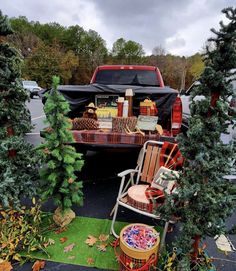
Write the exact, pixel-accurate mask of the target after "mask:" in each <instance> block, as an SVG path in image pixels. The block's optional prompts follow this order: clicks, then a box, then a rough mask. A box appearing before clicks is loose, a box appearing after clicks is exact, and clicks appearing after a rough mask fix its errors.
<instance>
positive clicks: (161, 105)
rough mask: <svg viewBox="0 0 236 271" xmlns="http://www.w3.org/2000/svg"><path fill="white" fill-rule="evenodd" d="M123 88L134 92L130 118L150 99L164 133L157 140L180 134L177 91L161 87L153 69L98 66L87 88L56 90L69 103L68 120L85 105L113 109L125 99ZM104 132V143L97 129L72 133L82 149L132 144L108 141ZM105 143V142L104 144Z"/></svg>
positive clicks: (72, 86)
mask: <svg viewBox="0 0 236 271" xmlns="http://www.w3.org/2000/svg"><path fill="white" fill-rule="evenodd" d="M127 89H132V91H133V93H134V96H133V107H132V109H133V115H134V116H137V117H138V116H139V115H140V102H143V101H144V100H145V99H150V100H151V101H152V102H153V103H154V105H155V107H156V108H157V111H158V114H157V117H158V124H159V125H161V126H162V128H163V131H164V132H163V135H162V136H161V138H158V140H163V141H164V140H167V141H175V136H176V135H177V134H178V133H180V131H181V125H182V105H181V100H180V98H179V97H178V94H179V92H178V91H177V90H174V89H172V88H170V87H167V86H165V85H164V82H163V79H162V76H161V73H160V71H159V69H158V68H157V67H154V66H140V65H105V66H99V67H97V68H96V70H95V71H94V74H93V76H92V78H91V82H90V84H89V85H82V86H81V85H61V86H59V87H58V90H59V91H60V92H61V93H62V94H63V95H64V97H65V98H66V99H67V100H68V102H69V103H70V108H71V112H70V113H69V117H70V118H72V119H73V118H76V117H82V116H83V112H84V111H85V108H86V106H88V105H89V104H95V106H96V107H98V109H100V107H103V106H105V105H108V104H110V106H111V107H112V106H117V104H116V101H117V100H118V98H119V97H124V96H125V92H126V90H127ZM43 101H45V99H43ZM98 111H99V110H97V112H98ZM111 114H112V112H111ZM110 124H112V122H110ZM110 128H112V127H110ZM110 131H111V129H110ZM106 133H107V138H108V139H107V141H106V140H105V139H104V138H105V132H104V133H103V134H102V133H101V131H97V130H82V131H78V130H74V131H73V134H74V138H75V140H76V141H77V143H78V144H80V145H83V146H84V147H86V148H95V147H96V148H105V147H107V148H117V147H120V148H128V147H133V146H134V145H135V144H129V143H128V141H125V139H124V140H123V138H121V139H120V141H122V142H117V141H116V140H114V141H112V140H113V139H111V137H110V135H111V132H109V131H108V132H107V130H106ZM101 134H102V135H103V136H104V138H103V140H100V139H99V136H101ZM124 136H125V135H124ZM109 140H111V141H109ZM105 141H106V143H104V142H105ZM108 141H109V142H108ZM139 147H140V146H139Z"/></svg>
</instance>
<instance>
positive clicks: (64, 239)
mask: <svg viewBox="0 0 236 271" xmlns="http://www.w3.org/2000/svg"><path fill="white" fill-rule="evenodd" d="M67 240H68V238H67V237H62V238H60V242H61V244H63V243H65V242H66V241H67Z"/></svg>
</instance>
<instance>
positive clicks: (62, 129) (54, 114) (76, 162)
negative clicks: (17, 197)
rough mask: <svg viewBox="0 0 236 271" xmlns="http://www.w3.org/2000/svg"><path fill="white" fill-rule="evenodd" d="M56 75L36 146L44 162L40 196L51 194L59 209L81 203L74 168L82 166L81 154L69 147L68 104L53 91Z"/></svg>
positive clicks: (80, 192) (79, 185)
mask: <svg viewBox="0 0 236 271" xmlns="http://www.w3.org/2000/svg"><path fill="white" fill-rule="evenodd" d="M58 83H59V78H58V77H56V76H54V77H53V88H52V90H51V92H50V93H48V94H47V101H46V104H45V106H44V112H45V114H46V118H47V123H49V125H50V127H48V128H47V129H46V131H45V140H46V143H45V144H42V145H41V146H40V147H39V149H40V151H41V153H42V155H43V160H44V162H45V164H46V166H45V167H43V168H42V169H41V170H40V175H41V179H42V190H43V193H42V197H43V199H46V200H47V199H48V198H49V197H51V196H52V197H53V199H54V202H55V204H56V205H57V206H58V207H60V208H61V209H62V210H65V209H69V208H71V206H72V204H78V205H80V204H82V202H83V193H82V190H81V188H82V182H79V181H77V180H76V179H77V177H76V175H75V171H80V170H81V168H82V166H83V160H81V156H82V154H80V153H76V150H75V148H74V147H73V146H70V145H68V144H67V143H68V142H73V141H74V140H73V135H72V133H71V131H70V129H71V127H72V124H71V122H70V120H69V118H67V117H66V114H67V113H68V112H69V111H70V108H69V104H68V102H67V101H66V100H65V98H64V97H63V95H62V94H60V93H59V92H58V91H57V86H58Z"/></svg>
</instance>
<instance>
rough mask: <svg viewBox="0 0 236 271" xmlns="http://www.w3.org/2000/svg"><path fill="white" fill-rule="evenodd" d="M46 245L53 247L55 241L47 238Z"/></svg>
mask: <svg viewBox="0 0 236 271" xmlns="http://www.w3.org/2000/svg"><path fill="white" fill-rule="evenodd" d="M48 244H49V246H51V245H55V241H54V240H53V239H52V238H49V239H48Z"/></svg>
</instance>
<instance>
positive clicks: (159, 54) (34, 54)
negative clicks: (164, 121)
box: [7, 16, 204, 89]
mask: <svg viewBox="0 0 236 271" xmlns="http://www.w3.org/2000/svg"><path fill="white" fill-rule="evenodd" d="M10 21H11V24H12V28H13V30H14V31H15V32H14V34H12V35H10V36H9V37H8V38H7V40H8V42H9V43H12V44H13V45H14V46H15V47H17V48H18V49H19V50H20V52H21V54H22V56H23V58H24V62H23V70H22V71H23V72H22V78H24V79H31V80H36V81H37V82H38V83H39V85H40V86H42V87H44V88H48V87H50V86H51V78H52V76H53V75H55V74H57V75H59V76H60V77H61V79H62V83H63V84H87V83H89V81H90V78H91V76H92V73H93V71H94V69H95V68H96V67H97V66H98V65H103V64H144V65H155V66H157V67H159V68H160V70H161V72H162V75H163V78H164V81H165V84H166V85H169V86H171V87H172V88H176V89H182V88H187V87H189V86H190V85H191V83H192V82H193V81H194V80H196V79H197V78H198V77H199V75H200V74H201V72H202V70H203V67H204V64H203V61H202V59H201V55H200V54H199V53H197V54H195V55H193V56H191V57H180V56H174V55H171V54H167V53H166V52H165V49H164V48H162V47H161V46H158V45H157V46H156V47H155V48H154V49H153V53H152V55H150V56H145V52H144V49H143V46H142V45H141V44H139V43H137V42H135V41H132V40H128V41H126V40H125V39H123V38H119V39H118V40H116V41H115V42H114V44H113V47H112V50H111V51H109V50H108V49H107V47H106V42H105V40H103V39H102V37H101V36H100V35H99V34H98V33H97V32H96V31H94V30H89V31H85V30H84V29H83V28H82V27H81V26H79V25H73V26H69V27H64V26H62V25H60V24H58V23H47V24H41V23H39V22H34V21H31V22H29V21H28V19H27V18H26V17H22V16H20V17H19V18H11V19H10Z"/></svg>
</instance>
